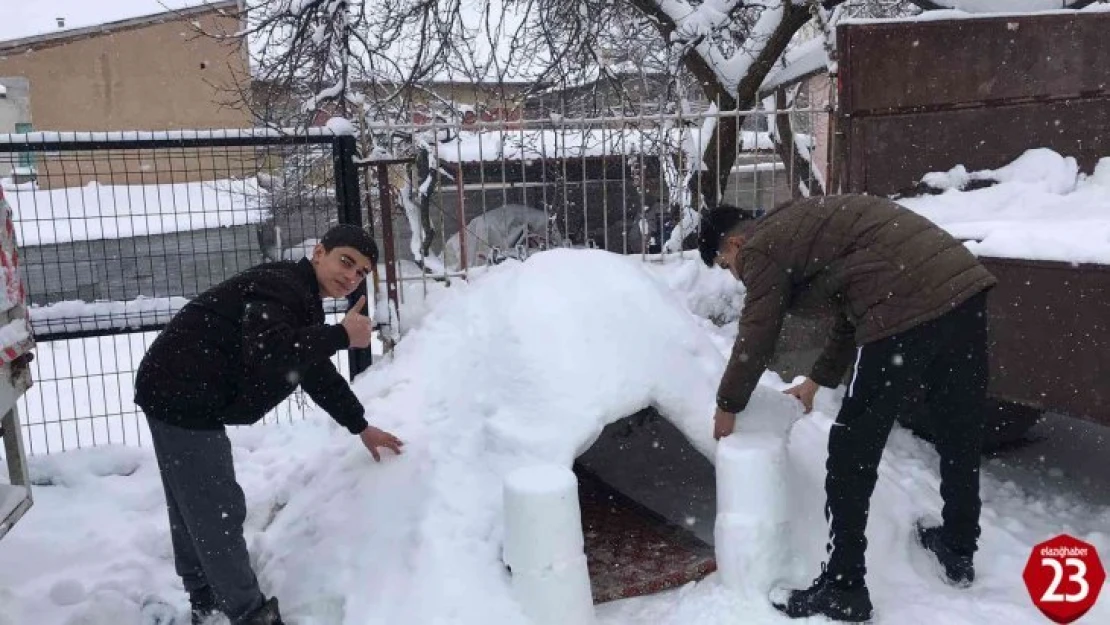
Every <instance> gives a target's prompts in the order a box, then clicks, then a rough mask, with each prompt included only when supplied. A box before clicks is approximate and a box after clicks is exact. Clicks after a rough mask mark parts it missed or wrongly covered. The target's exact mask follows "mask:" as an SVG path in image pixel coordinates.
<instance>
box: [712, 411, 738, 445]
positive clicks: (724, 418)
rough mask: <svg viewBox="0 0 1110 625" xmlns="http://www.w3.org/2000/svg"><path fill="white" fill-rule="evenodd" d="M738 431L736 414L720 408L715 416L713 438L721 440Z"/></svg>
mask: <svg viewBox="0 0 1110 625" xmlns="http://www.w3.org/2000/svg"><path fill="white" fill-rule="evenodd" d="M734 429H736V413H735V412H725V411H724V410H721V409H720V408H718V409H717V412H715V413H714V414H713V438H714V439H715V440H721V439H722V438H724V437H726V436H728V435H729V434H732V431H733V430H734Z"/></svg>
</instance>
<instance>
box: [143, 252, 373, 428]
mask: <svg viewBox="0 0 1110 625" xmlns="http://www.w3.org/2000/svg"><path fill="white" fill-rule="evenodd" d="M348 345H349V341H348V338H347V332H346V330H344V328H343V326H341V325H325V324H324V308H323V302H322V300H321V299H320V287H319V283H318V282H317V281H316V273H315V271H314V270H313V267H312V263H311V262H309V261H308V259H303V260H300V261H298V262H292V261H284V262H275V263H266V264H262V265H258V266H256V267H253V268H251V269H248V270H246V271H244V272H243V273H241V274H239V275H237V276H235V277H233V278H231V279H229V280H227V281H225V282H223V283H221V284H218V285H216V286H214V287H212V288H211V289H209V290H208V291H206V292H204V293H202V294H201V295H198V296H197V297H196V298H195V299H194V300H193V301H191V302H189V303H188V304H186V305H185V307H184V308H182V309H181V311H179V312H178V313H177V315H175V316H174V318H173V319H172V320H171V321H170V323H169V325H167V326H166V328H165V329H164V330H163V331H162V333H161V334H159V335H158V338H157V339H155V341H154V343H153V344H152V345H151V346H150V349H149V350H147V353H146V355H145V356H144V357H143V360H142V363H141V364H140V365H139V371H138V373H137V375H136V378H135V403H136V404H138V405H139V406H140V407H141V408H142V409H143V411H144V412H145V413H146V414H147V415H148V416H150V417H151V418H154V419H158V420H160V421H164V422H166V423H170V424H172V425H177V426H180V427H184V428H192V429H216V428H219V427H222V426H224V425H246V424H250V423H255V422H257V421H259V420H260V419H262V417H264V416H265V415H266V413H267V412H269V411H270V410H271V409H272V408H274V407H275V406H277V405H278V404H279V403H281V402H282V401H283V400H284V399H285V398H287V397H289V395H290V394H292V393H293V391H294V390H295V389H296V388H297V385H298V384H300V386H301V388H303V389H304V390H305V392H307V393H308V395H309V396H310V397H311V398H312V400H313V401H314V402H316V403H317V404H318V405H319V406H320V407H321V408H323V409H324V410H325V411H327V412H328V414H330V415H331V417H332V418H333V419H335V420H336V421H337V422H338V423H339V424H340V425H342V426H344V427H345V428H347V429H348V430H350V432H351V433H352V434H358V433H359V432H361V431H362V430H363V429H365V428H366V425H367V424H366V419H365V417H364V416H363V415H364V410H363V407H362V404H361V403H360V402H359V401H358V398H357V397H355V395H354V393H353V392H352V391H351V389H350V387H349V386H348V385H347V381H346V380H344V379H343V376H342V375H340V374H339V372H338V371H336V369H335V366H334V365H333V364H332V362H331V360H330V358H331V356H332V355H333V354H335V353H336V352H337V351H339V350H341V349H345V348H347V347H348Z"/></svg>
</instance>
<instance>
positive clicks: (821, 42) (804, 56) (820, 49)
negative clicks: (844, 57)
mask: <svg viewBox="0 0 1110 625" xmlns="http://www.w3.org/2000/svg"><path fill="white" fill-rule="evenodd" d="M828 66H829V54H828V52H826V51H825V39H824V37H815V38H813V39H810V40H809V41H806V42H804V43H802V44H799V45H798V46H797V47H795V48H794V49H792V50H787V51H786V52H785V53H784V54H783V55H782V57H781V58H780V59H779V61H778V62H776V63H775V65H774V66H773V67H772V68H771V71H770V72H769V73H768V74H767V77H766V78H765V79H764V80H763V84H762V85H760V87H759V90H760V93H770V92H772V91H774V90H775V89H776V88H778V87H781V86H783V85H789V84H790V83H792V82H794V81H797V80H799V79H801V78H804V77H805V76H808V75H810V74H815V73H818V72H823V71H826V70H827V69H828Z"/></svg>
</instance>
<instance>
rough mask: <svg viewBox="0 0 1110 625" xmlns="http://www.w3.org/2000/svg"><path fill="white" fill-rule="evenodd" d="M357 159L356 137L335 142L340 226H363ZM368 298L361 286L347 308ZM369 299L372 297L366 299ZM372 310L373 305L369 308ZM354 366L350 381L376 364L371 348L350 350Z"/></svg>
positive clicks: (364, 284)
mask: <svg viewBox="0 0 1110 625" xmlns="http://www.w3.org/2000/svg"><path fill="white" fill-rule="evenodd" d="M357 156H358V144H357V143H356V142H355V137H354V136H353V135H344V136H341V137H338V138H336V140H335V142H334V143H332V160H333V162H334V165H333V167H334V170H335V199H336V203H337V205H338V207H339V223H341V224H351V225H353V226H358V227H359V228H361V227H362V203H361V202H360V201H359V184H358V171H359V168H358V167H357V166H356V165H355V158H356V157H357ZM363 295H366V282H365V281H363V283H362V284H360V285H359V286H358V288H357V289H355V291H354V292H353V293H351V294H350V295H348V296H347V307H348V308H350V307H351V306H354V305H355V302H357V301H358V298H360V297H362V296H363ZM367 299H369V297H367ZM368 308H370V310H373V305H372V304H370V305H368ZM347 356H348V358H349V362H350V367H351V379H354V377H355V376H357V375H358V374H360V373H362V372H363V371H365V370H366V369H368V368H369V367H370V365H371V364H373V355H372V354H371V350H370V349H356V348H351V349H348V350H347Z"/></svg>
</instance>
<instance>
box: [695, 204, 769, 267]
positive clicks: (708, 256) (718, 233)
mask: <svg viewBox="0 0 1110 625" xmlns="http://www.w3.org/2000/svg"><path fill="white" fill-rule="evenodd" d="M761 216H762V211H756V212H752V211H745V210H741V209H739V208H737V207H735V206H732V205H731V204H718V205H717V206H716V207H715V208H712V209H710V210H709V211H708V212H703V213H702V217H701V227H700V228H699V229H698V252H700V253H701V260H702V262H703V263H705V266H706V267H712V266H713V259H715V258H716V257H717V251H718V250H719V249H720V247H721V239H722V238H723V237H724V236H725V235H726V234H729V233H730V232H732V231H733V230H735V229H736V227H737V226H738V225H740V224H742V223H751V222H754V221H755V220H756V219H758V218H759V217H761Z"/></svg>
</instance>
